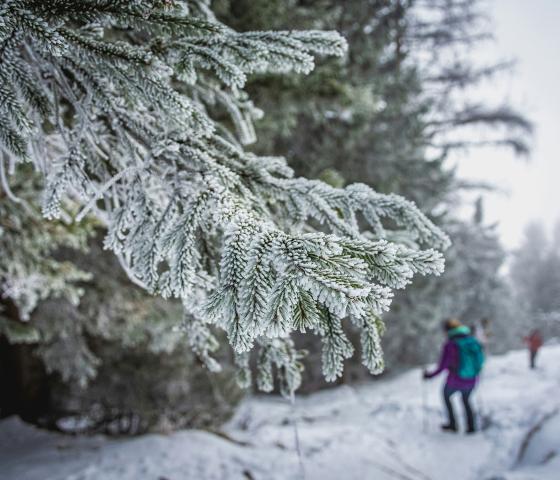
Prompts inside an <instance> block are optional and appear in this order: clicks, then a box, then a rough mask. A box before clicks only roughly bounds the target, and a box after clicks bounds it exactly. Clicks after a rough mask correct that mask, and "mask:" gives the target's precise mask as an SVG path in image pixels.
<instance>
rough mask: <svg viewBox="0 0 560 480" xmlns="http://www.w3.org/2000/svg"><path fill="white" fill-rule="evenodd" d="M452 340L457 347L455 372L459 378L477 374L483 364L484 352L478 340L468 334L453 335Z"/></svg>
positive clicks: (471, 376) (472, 376)
mask: <svg viewBox="0 0 560 480" xmlns="http://www.w3.org/2000/svg"><path fill="white" fill-rule="evenodd" d="M452 340H453V342H454V343H455V344H456V345H457V348H458V349H459V365H458V367H457V370H456V372H455V373H457V375H458V376H459V377H460V378H474V377H476V376H478V374H479V373H480V371H481V370H482V365H484V352H483V350H482V346H481V345H480V342H479V341H478V340H477V339H476V338H474V337H472V336H470V335H465V336H460V337H455V338H453V339H452Z"/></svg>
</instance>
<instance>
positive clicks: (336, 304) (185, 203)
mask: <svg viewBox="0 0 560 480" xmlns="http://www.w3.org/2000/svg"><path fill="white" fill-rule="evenodd" d="M345 48H346V44H345V41H344V39H343V38H341V37H340V36H339V35H338V34H336V33H334V32H318V31H306V32H247V33H237V32H235V31H233V30H231V29H230V28H228V27H227V26H225V25H223V24H221V23H220V22H218V21H217V20H216V18H215V17H214V16H213V14H212V12H211V11H210V9H209V6H208V3H207V2H206V1H203V0H198V1H197V0H193V1H169V0H168V1H157V0H151V1H133V0H132V1H104V0H82V1H77V0H76V1H73V0H53V1H51V2H42V1H38V0H37V1H30V0H7V1H4V2H3V3H2V5H1V6H0V60H1V65H2V67H1V70H0V114H1V115H0V148H1V149H2V152H3V153H4V155H5V157H6V158H7V159H8V160H7V163H8V164H9V165H6V166H7V167H8V168H7V169H8V170H14V168H15V167H14V166H15V164H17V163H20V162H22V161H28V160H31V161H32V162H33V163H34V164H35V165H36V167H37V169H38V170H40V171H41V172H43V173H44V174H45V176H46V178H47V186H46V188H45V192H44V204H43V213H44V215H45V216H46V217H47V218H57V217H59V216H60V214H61V202H62V201H63V200H64V199H65V198H68V197H70V198H72V199H74V200H75V201H79V202H80V203H82V205H83V209H82V212H81V213H80V214H79V215H78V219H79V218H82V217H83V216H84V215H85V214H86V213H88V212H89V211H94V212H95V213H96V214H97V215H98V216H99V217H100V218H101V219H103V220H104V221H106V223H107V227H108V235H107V238H106V241H105V245H106V247H107V248H110V249H111V250H113V251H114V252H115V253H116V254H117V255H119V257H120V259H121V261H122V263H123V264H124V265H125V267H126V270H127V272H128V273H129V275H130V276H132V277H133V278H134V280H135V281H136V282H137V283H140V284H142V285H144V286H145V287H146V288H147V289H149V290H150V291H152V292H154V293H156V292H157V293H160V294H162V295H163V296H166V297H178V298H181V299H182V301H183V303H184V305H185V309H186V312H187V315H186V317H185V322H184V328H185V330H186V331H187V333H188V335H189V342H190V344H191V345H192V347H193V349H194V350H195V351H196V352H197V354H199V355H200V357H201V358H202V359H203V360H204V361H205V362H206V363H207V364H208V365H209V367H211V368H212V369H217V368H218V366H217V364H216V363H215V362H214V361H213V360H212V357H211V353H212V351H213V350H214V349H215V347H216V340H215V339H214V338H213V337H212V333H211V328H212V325H214V326H217V327H219V328H223V329H225V330H226V331H227V334H228V338H229V341H230V343H231V345H232V347H233V348H234V350H235V351H236V352H237V353H238V355H239V359H240V360H239V362H240V365H241V366H246V352H247V351H249V350H250V349H252V348H253V346H254V345H255V344H257V345H258V347H259V349H260V354H259V362H258V363H259V367H260V368H259V372H260V373H259V376H258V378H257V383H258V384H259V386H260V387H261V388H263V389H265V390H268V389H270V388H271V385H272V380H271V372H272V371H273V365H275V366H276V370H277V371H278V372H279V373H280V375H281V379H282V389H283V391H285V392H290V391H293V390H294V388H296V387H297V385H298V384H299V382H300V374H299V373H298V372H299V369H300V366H299V361H298V359H299V356H298V354H297V352H295V350H294V348H293V344H292V343H291V341H290V340H289V338H288V337H289V334H290V332H292V331H293V330H296V329H297V330H301V331H306V330H311V331H313V332H315V333H316V334H318V335H320V336H321V337H322V338H323V339H324V356H323V362H324V365H323V367H324V373H325V376H326V378H327V379H329V380H333V379H334V378H336V377H337V376H338V375H340V374H341V372H342V366H343V360H344V358H347V357H348V356H349V355H351V354H352V347H351V345H350V343H349V342H348V340H347V339H346V337H345V335H344V330H343V328H342V321H343V319H344V318H346V317H350V318H351V319H352V321H353V322H354V323H355V324H356V325H357V326H358V327H359V328H360V329H361V330H362V332H363V333H362V356H363V360H364V363H365V364H366V366H367V367H368V368H369V369H370V370H371V371H372V372H378V371H379V370H380V369H381V368H382V357H381V356H382V354H381V348H380V340H379V339H380V334H381V321H380V315H381V314H382V312H383V311H384V310H386V309H387V308H388V306H389V303H390V301H391V297H392V290H393V289H395V288H402V287H404V286H405V285H406V284H407V283H408V282H409V281H410V279H411V278H412V276H413V274H415V273H421V274H437V273H439V272H440V271H441V270H442V267H443V260H442V257H441V254H440V253H439V252H438V251H437V250H434V249H441V248H445V247H446V246H447V244H448V239H447V237H446V236H445V235H444V234H443V233H442V232H441V231H440V230H439V229H438V228H436V227H435V226H434V225H433V224H432V223H431V222H430V221H429V220H428V219H427V218H426V217H425V216H424V215H423V214H422V213H421V212H420V211H419V210H418V208H417V207H416V206H415V205H413V204H412V203H410V202H408V201H406V200H404V199H403V198H401V197H398V196H395V195H383V194H380V193H377V192H374V191H373V190H371V189H370V188H369V187H367V186H365V185H358V184H355V185H351V186H349V187H348V188H346V189H336V188H332V187H329V186H328V185H326V184H324V183H322V182H319V181H310V180H307V179H303V178H294V177H293V172H292V170H291V169H290V168H289V167H288V166H287V165H286V163H285V161H284V160H283V159H281V158H263V157H257V156H255V155H253V154H251V153H248V152H247V151H245V150H244V149H243V147H242V146H241V145H242V144H244V143H248V142H250V141H252V140H254V130H253V128H252V121H253V120H254V119H256V118H258V117H259V115H261V112H260V111H259V110H258V109H257V108H256V107H255V106H254V105H253V104H252V103H251V102H250V100H249V99H248V97H247V95H246V94H245V93H244V92H243V91H242V90H241V89H242V87H243V85H244V83H245V80H246V78H247V75H250V74H253V73H262V72H272V73H279V74H290V73H309V72H310V71H311V70H312V69H313V66H314V57H315V56H316V55H319V54H320V55H324V54H326V55H342V54H343V53H344V51H345ZM224 113H225V114H227V118H229V119H230V120H228V121H227V122H222V123H218V122H217V121H216V120H214V119H215V118H224V116H223V114H224ZM231 127H233V129H234V131H235V132H236V133H235V134H234V133H231V131H230V130H231ZM4 161H5V160H4V159H3V160H2V162H4ZM2 166H3V167H4V163H3V164H2ZM2 171H4V170H2ZM395 230H397V231H404V232H406V234H407V235H408V239H409V243H410V245H409V246H408V247H407V246H404V245H401V244H398V243H395V242H392V241H390V239H391V238H392V237H393V233H392V232H394V231H395ZM421 248H426V249H425V250H422V249H421ZM244 377H245V379H247V376H246V375H245V376H244Z"/></svg>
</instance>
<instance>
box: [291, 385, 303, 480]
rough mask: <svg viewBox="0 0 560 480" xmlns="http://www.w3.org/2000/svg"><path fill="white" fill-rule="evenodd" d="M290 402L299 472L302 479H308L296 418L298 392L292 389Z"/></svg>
mask: <svg viewBox="0 0 560 480" xmlns="http://www.w3.org/2000/svg"><path fill="white" fill-rule="evenodd" d="M290 404H291V406H292V425H293V427H294V441H295V446H296V453H297V457H298V463H299V474H300V478H301V480H305V479H306V476H305V465H304V464H303V455H302V452H301V443H300V439H299V429H298V424H297V418H296V394H295V392H294V391H293V390H292V391H290Z"/></svg>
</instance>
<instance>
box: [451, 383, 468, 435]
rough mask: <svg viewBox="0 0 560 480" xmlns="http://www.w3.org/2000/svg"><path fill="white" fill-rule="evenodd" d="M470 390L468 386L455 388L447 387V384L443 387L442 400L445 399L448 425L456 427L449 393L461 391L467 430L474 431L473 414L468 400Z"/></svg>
mask: <svg viewBox="0 0 560 480" xmlns="http://www.w3.org/2000/svg"><path fill="white" fill-rule="evenodd" d="M472 391H473V389H472V388H469V389H468V390H457V389H455V388H451V387H449V386H448V385H446V386H445V388H444V389H443V400H444V401H445V406H446V408H447V415H448V417H449V426H450V427H451V428H457V423H456V421H455V412H453V405H451V395H453V394H454V393H456V392H461V398H462V399H463V405H464V407H465V416H466V418H467V430H468V431H474V414H473V411H472V408H471V404H470V402H469V398H470V396H471V393H472Z"/></svg>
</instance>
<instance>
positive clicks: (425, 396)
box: [420, 376, 428, 434]
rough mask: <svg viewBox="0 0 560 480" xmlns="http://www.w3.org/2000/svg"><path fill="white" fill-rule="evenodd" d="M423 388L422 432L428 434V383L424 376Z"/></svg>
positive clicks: (422, 379)
mask: <svg viewBox="0 0 560 480" xmlns="http://www.w3.org/2000/svg"><path fill="white" fill-rule="evenodd" d="M420 381H421V382H422V386H421V387H420V388H421V390H422V432H423V433H425V434H426V433H428V391H427V389H426V381H425V380H424V377H423V376H422V378H421V380H420Z"/></svg>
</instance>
